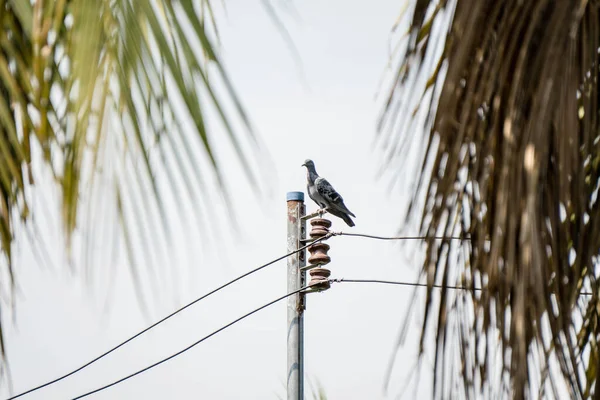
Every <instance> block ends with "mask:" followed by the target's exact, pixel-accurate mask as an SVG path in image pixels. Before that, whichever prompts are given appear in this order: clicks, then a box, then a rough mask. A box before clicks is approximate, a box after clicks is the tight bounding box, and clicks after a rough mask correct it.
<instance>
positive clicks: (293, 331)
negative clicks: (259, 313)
mask: <svg viewBox="0 0 600 400" xmlns="http://www.w3.org/2000/svg"><path fill="white" fill-rule="evenodd" d="M305 212H306V210H305V207H304V192H288V193H287V248H288V253H291V252H292V251H294V250H298V249H299V248H300V247H301V246H303V245H304V242H303V239H304V238H305V237H306V222H305V220H304V218H303V217H304V214H305ZM305 265H306V257H305V251H301V252H299V253H296V254H294V255H292V256H289V257H288V259H287V266H288V273H287V288H288V292H292V291H295V290H298V289H300V288H302V287H304V286H306V278H305V272H304V271H302V270H301V268H302V267H304V266H305ZM304 296H305V294H304V293H298V294H295V295H293V296H290V297H288V300H287V323H288V329H287V398H288V400H304V317H303V313H304Z"/></svg>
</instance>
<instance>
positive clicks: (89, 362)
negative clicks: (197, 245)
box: [6, 233, 333, 400]
mask: <svg viewBox="0 0 600 400" xmlns="http://www.w3.org/2000/svg"><path fill="white" fill-rule="evenodd" d="M332 236H333V233H331V234H327V235H325V236H323V237H321V238H318V239H316V240H312V241H311V242H310V243H308V244H306V245H304V246H302V247H300V248H298V249H296V250H294V251H292V252H289V253H287V254H285V255H283V256H281V257H278V258H276V259H274V260H272V261H269V262H268V263H266V264H263V265H261V266H259V267H257V268H254V269H253V270H251V271H248V272H246V273H244V274H242V275H240V276H238V277H237V278H235V279H233V280H231V281H229V282H227V283H224V284H223V285H221V286H219V287H217V288H216V289H213V290H212V291H210V292H208V293H206V294H204V295H202V296H200V297H198V298H197V299H195V300H193V301H191V302H190V303H187V304H186V305H184V306H183V307H181V308H179V309H177V310H175V311H173V312H172V313H171V314H169V315H167V316H165V317H163V318H162V319H160V320H158V321H156V322H155V323H153V324H152V325H150V326H148V327H147V328H144V329H143V330H141V331H139V332H138V333H136V334H135V335H133V336H131V337H130V338H129V339H127V340H125V341H123V342H121V343H119V344H118V345H116V346H114V347H112V348H111V349H110V350H107V351H105V352H104V353H102V354H100V355H99V356H97V357H96V358H94V359H92V360H90V361H88V362H86V363H85V364H83V365H82V366H80V367H78V368H76V369H74V370H72V371H71V372H68V373H66V374H64V375H61V376H60V377H58V378H55V379H53V380H51V381H48V382H46V383H43V384H41V385H39V386H36V387H34V388H31V389H28V390H26V391H24V392H21V393H19V394H17V395H14V396H12V397H9V398H7V399H6V400H14V399H17V398H19V397H22V396H25V395H26V394H29V393H32V392H35V391H37V390H40V389H43V388H45V387H48V386H50V385H53V384H55V383H57V382H60V381H62V380H63V379H66V378H68V377H70V376H72V375H74V374H76V373H78V372H79V371H81V370H83V369H84V368H87V367H89V366H90V365H92V364H93V363H95V362H96V361H99V360H100V359H102V358H104V357H106V356H107V355H109V354H110V353H112V352H114V351H115V350H117V349H119V348H121V347H123V346H124V345H126V344H127V343H129V342H131V341H132V340H134V339H136V338H138V337H140V336H142V335H143V334H144V333H146V332H148V331H149V330H151V329H152V328H154V327H156V326H158V325H160V324H162V323H163V322H165V321H166V320H168V319H169V318H171V317H173V316H175V315H177V314H179V313H180V312H181V311H183V310H185V309H186V308H189V307H191V306H192V305H194V304H196V303H198V302H199V301H200V300H204V299H205V298H207V297H208V296H210V295H212V294H215V293H217V292H218V291H220V290H221V289H225V288H226V287H227V286H229V285H231V284H233V283H235V282H237V281H239V280H240V279H243V278H245V277H247V276H249V275H252V274H253V273H255V272H258V271H260V270H261V269H264V268H266V267H268V266H270V265H273V264H275V263H276V262H278V261H281V260H283V259H285V258H287V257H289V256H292V255H294V254H296V253H299V252H301V251H303V250H305V249H307V248H308V247H310V246H311V245H313V244H315V243H317V242H320V241H323V240H326V239H328V238H330V237H332Z"/></svg>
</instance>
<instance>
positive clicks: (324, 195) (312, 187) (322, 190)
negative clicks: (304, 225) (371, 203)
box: [302, 160, 356, 226]
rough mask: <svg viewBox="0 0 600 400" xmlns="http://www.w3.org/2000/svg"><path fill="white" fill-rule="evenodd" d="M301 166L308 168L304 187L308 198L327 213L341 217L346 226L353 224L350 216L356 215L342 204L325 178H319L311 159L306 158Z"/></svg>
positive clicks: (339, 197)
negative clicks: (306, 182) (306, 181)
mask: <svg viewBox="0 0 600 400" xmlns="http://www.w3.org/2000/svg"><path fill="white" fill-rule="evenodd" d="M302 166H303V167H306V169H307V170H308V173H307V179H308V184H307V186H306V189H307V190H308V195H309V196H310V198H311V199H313V201H314V202H315V203H317V204H318V205H319V207H321V208H322V209H325V210H327V212H328V213H330V214H332V215H335V216H336V217H338V218H341V219H343V220H344V222H345V223H346V224H348V226H354V221H352V219H351V218H350V216H353V217H354V218H356V215H354V214H353V213H352V211H350V210H348V207H346V205H345V204H344V199H343V198H342V196H340V194H339V193H338V192H336V191H335V189H334V188H333V186H331V184H330V183H329V182H327V180H326V179H325V178H321V177H320V176H319V175H318V174H317V170H316V169H315V163H314V162H313V161H312V160H306V161H304V164H302Z"/></svg>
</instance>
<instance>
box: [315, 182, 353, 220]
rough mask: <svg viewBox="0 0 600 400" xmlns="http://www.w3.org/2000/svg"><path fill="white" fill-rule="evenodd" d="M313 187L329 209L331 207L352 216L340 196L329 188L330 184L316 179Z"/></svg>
mask: <svg viewBox="0 0 600 400" xmlns="http://www.w3.org/2000/svg"><path fill="white" fill-rule="evenodd" d="M315 186H316V188H317V193H319V195H321V197H323V199H324V200H325V201H326V202H327V204H328V205H329V206H330V207H333V208H335V209H337V210H339V211H341V212H343V213H346V214H349V215H352V216H354V214H352V211H350V210H348V208H347V207H346V205H345V204H344V199H343V198H342V196H341V195H340V194H339V193H338V192H337V191H336V190H335V189H334V188H333V186H331V184H330V183H329V182H328V181H327V179H325V178H321V177H318V178H317V179H316V180H315Z"/></svg>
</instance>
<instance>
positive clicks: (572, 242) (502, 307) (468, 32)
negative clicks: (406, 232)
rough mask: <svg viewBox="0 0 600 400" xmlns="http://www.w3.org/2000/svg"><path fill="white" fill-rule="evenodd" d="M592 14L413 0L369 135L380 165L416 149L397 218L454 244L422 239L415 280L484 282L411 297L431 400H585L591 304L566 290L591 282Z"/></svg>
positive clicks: (591, 369)
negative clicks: (381, 153)
mask: <svg viewBox="0 0 600 400" xmlns="http://www.w3.org/2000/svg"><path fill="white" fill-rule="evenodd" d="M599 7H600V3H599V2H598V1H592V0H590V1H586V0H581V1H550V0H531V1H520V0H504V1H491V0H483V1H481V0H455V1H449V0H439V1H430V0H416V1H415V3H414V10H413V15H412V20H411V21H410V32H409V36H408V43H407V47H406V52H405V54H404V55H403V57H402V59H401V60H400V63H399V65H398V71H399V73H398V75H397V78H396V80H395V81H394V82H393V84H392V88H391V91H390V95H389V98H388V101H387V103H386V105H385V110H384V113H383V116H382V120H381V124H380V128H381V141H382V143H383V144H384V145H385V149H386V151H387V152H388V154H387V157H388V158H387V159H388V160H389V163H390V164H389V165H390V166H393V165H396V164H394V163H395V162H396V160H406V159H411V158H410V157H409V155H410V154H411V152H409V151H408V150H409V149H411V148H413V147H414V146H418V145H421V143H425V147H424V148H422V149H421V151H420V152H417V153H418V154H420V160H419V161H420V165H421V166H422V167H421V174H420V177H419V179H418V182H417V189H416V190H415V192H414V197H413V200H412V202H411V203H410V205H409V214H408V219H409V221H410V220H412V218H413V217H415V216H417V215H418V216H419V217H418V218H419V219H420V227H421V230H422V233H423V234H429V235H431V236H435V235H436V234H444V235H447V236H450V235H456V234H464V235H467V236H469V237H470V240H468V241H465V242H464V243H462V244H455V243H451V242H446V241H441V242H440V241H436V240H427V241H426V245H427V251H426V259H425V262H424V266H423V273H424V275H425V276H426V278H427V281H428V282H429V283H430V284H432V283H434V282H435V283H442V284H448V285H451V284H461V285H475V286H481V287H483V288H485V290H483V291H481V292H479V291H477V292H476V291H473V292H470V291H469V292H464V293H458V294H457V293H451V292H450V291H446V290H442V291H441V292H440V293H439V295H437V294H435V293H436V292H435V291H434V290H432V289H430V290H428V292H427V298H426V303H427V307H426V311H425V320H424V324H423V333H422V334H423V338H424V337H425V332H427V331H428V330H429V329H435V330H436V335H437V336H436V337H437V340H436V360H435V385H436V392H435V393H436V394H437V395H438V396H440V397H447V396H448V393H450V391H451V390H455V388H456V387H457V386H459V387H461V390H460V393H461V395H462V397H465V398H474V397H480V395H485V396H486V397H488V398H491V397H496V396H500V397H504V395H508V396H509V397H512V398H517V399H520V398H534V397H538V395H539V396H542V397H552V396H554V397H557V396H559V394H558V393H559V392H560V390H561V389H560V387H558V388H557V385H558V386H561V382H562V383H564V387H565V388H567V389H568V391H569V394H570V396H571V398H589V397H591V396H594V395H595V396H596V397H597V396H600V388H597V387H596V385H600V355H599V352H598V346H597V341H598V338H600V326H599V325H598V313H599V312H600V299H599V297H598V296H597V295H594V296H591V297H589V298H584V297H581V296H580V292H581V291H582V290H583V289H585V290H593V291H594V293H597V289H598V276H599V274H600V272H599V270H598V257H599V255H600V204H599V203H600V202H599V201H598V189H599V187H600V128H599V127H600V125H599V117H600V109H599V105H598V100H599V95H600V91H599V90H598V76H599V68H600V64H599V53H600V13H599ZM438 43H440V44H441V47H440V48H439V49H438V48H436V46H437V44H438ZM428 73H432V74H433V75H431V76H428V75H427V74H428ZM415 98H418V101H419V103H418V104H417V103H416V102H415V101H414V100H413V99H415ZM415 107H416V112H415V113H414V114H412V115H409V114H408V112H409V111H412V109H413V108H415ZM421 129H425V130H426V131H427V133H425V140H423V139H422V137H421V135H420V134H419V133H418V132H419V131H420V130H421ZM408 132H411V133H410V135H409V134H408ZM414 153H415V152H412V154H414ZM406 175H407V174H403V176H406ZM417 213H418V214H417ZM461 252H462V253H464V254H465V256H464V259H460V258H459V259H458V260H459V261H456V260H457V259H456V256H457V254H459V253H461ZM457 326H458V328H457ZM422 345H423V341H422ZM457 346H459V347H460V351H459V352H457V351H456V347H457ZM553 366H554V367H553ZM452 393H454V394H455V395H458V393H459V392H452ZM455 397H456V396H452V398H455Z"/></svg>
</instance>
